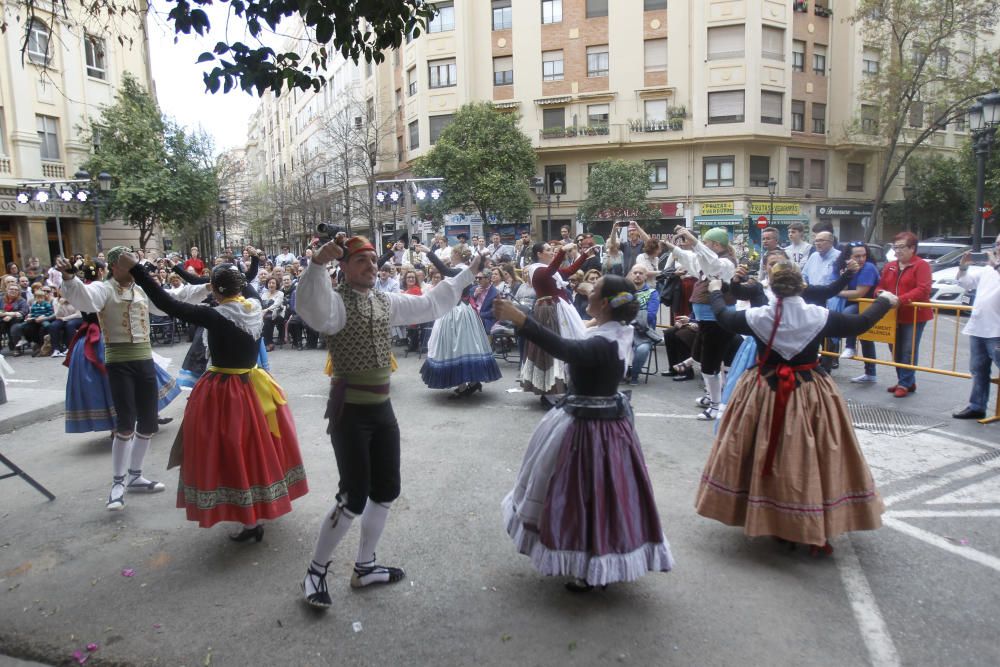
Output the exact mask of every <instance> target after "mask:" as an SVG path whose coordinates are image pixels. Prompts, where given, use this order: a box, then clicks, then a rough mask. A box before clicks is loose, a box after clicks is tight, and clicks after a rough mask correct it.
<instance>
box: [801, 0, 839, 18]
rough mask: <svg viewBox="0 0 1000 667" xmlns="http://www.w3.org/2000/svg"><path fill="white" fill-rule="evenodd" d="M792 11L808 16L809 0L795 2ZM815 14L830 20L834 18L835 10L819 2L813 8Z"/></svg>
mask: <svg viewBox="0 0 1000 667" xmlns="http://www.w3.org/2000/svg"><path fill="white" fill-rule="evenodd" d="M792 9H793V10H795V11H797V12H799V13H801V14H808V13H809V2H808V0H793V2H792ZM813 14H815V15H816V16H819V17H822V18H830V17H831V16H833V10H832V9H830V8H829V7H827V6H825V5H821V4H819V3H818V2H817V3H816V4H815V6H814V7H813Z"/></svg>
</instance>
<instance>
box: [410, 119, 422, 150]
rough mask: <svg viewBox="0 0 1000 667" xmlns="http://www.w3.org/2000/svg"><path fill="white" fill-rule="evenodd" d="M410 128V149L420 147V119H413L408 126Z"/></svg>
mask: <svg viewBox="0 0 1000 667" xmlns="http://www.w3.org/2000/svg"><path fill="white" fill-rule="evenodd" d="M408 127H409V128H410V150H411V151H412V150H414V149H417V148H420V121H417V120H415V121H413V122H411V123H410V124H409V126H408Z"/></svg>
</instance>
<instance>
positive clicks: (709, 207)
mask: <svg viewBox="0 0 1000 667" xmlns="http://www.w3.org/2000/svg"><path fill="white" fill-rule="evenodd" d="M734 210H735V209H734V207H733V202H731V201H704V202H702V203H701V214H702V215H732V213H733V211H734Z"/></svg>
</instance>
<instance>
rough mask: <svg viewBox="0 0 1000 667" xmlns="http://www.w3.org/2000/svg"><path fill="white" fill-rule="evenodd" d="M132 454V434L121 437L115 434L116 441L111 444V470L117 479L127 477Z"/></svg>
mask: <svg viewBox="0 0 1000 667" xmlns="http://www.w3.org/2000/svg"><path fill="white" fill-rule="evenodd" d="M131 452H132V434H131V433H130V434H129V435H128V436H121V435H119V434H117V433H115V439H114V441H113V442H112V443H111V469H112V474H113V475H114V476H115V477H125V473H126V472H128V460H129V455H130V454H131Z"/></svg>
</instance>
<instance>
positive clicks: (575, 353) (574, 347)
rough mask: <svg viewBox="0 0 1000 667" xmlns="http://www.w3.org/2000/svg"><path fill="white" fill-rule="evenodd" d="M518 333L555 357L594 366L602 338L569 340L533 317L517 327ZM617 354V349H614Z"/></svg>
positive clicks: (581, 364)
mask: <svg viewBox="0 0 1000 667" xmlns="http://www.w3.org/2000/svg"><path fill="white" fill-rule="evenodd" d="M518 333H519V334H521V335H522V336H524V337H525V338H527V339H528V340H530V341H531V342H532V343H534V344H535V345H537V346H538V347H540V348H542V349H543V350H545V351H546V352H548V353H549V354H551V355H552V356H553V357H555V358H556V359H562V360H563V361H565V362H566V363H569V364H572V365H574V366H596V365H597V363H598V361H599V356H600V349H601V348H602V345H601V343H600V341H603V340H604V339H603V338H599V337H595V338H584V339H582V340H571V339H569V338H563V337H562V336H560V335H558V334H556V333H554V332H552V331H550V330H549V329H546V328H545V327H543V326H542V325H540V324H539V323H538V322H537V321H536V320H535V319H534V318H532V317H530V316H529V317H528V318H527V319H526V320H525V321H524V324H523V325H521V326H520V327H518ZM615 354H617V351H615Z"/></svg>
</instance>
